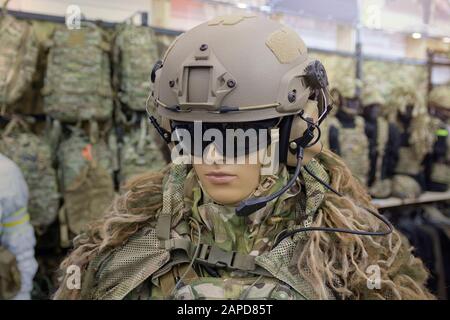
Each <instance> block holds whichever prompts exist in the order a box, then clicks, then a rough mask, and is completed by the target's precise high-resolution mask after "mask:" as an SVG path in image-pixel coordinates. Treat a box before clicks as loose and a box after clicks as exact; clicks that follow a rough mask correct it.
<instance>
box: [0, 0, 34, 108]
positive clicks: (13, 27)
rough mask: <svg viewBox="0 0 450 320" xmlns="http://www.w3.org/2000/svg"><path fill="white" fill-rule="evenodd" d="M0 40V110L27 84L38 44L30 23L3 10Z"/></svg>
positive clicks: (13, 99)
mask: <svg viewBox="0 0 450 320" xmlns="http://www.w3.org/2000/svg"><path fill="white" fill-rule="evenodd" d="M7 2H8V1H7ZM5 6H6V3H5ZM0 43H1V45H0V113H2V112H4V111H5V110H6V106H7V105H8V106H10V105H12V104H13V103H14V102H15V101H17V99H19V98H20V97H21V96H22V94H23V93H24V92H25V90H26V89H27V87H28V86H29V85H30V84H31V80H32V77H33V74H34V72H35V69H36V62H37V57H38V45H37V41H36V36H35V34H34V31H33V28H32V26H31V24H30V23H29V22H27V21H19V20H17V19H16V18H14V17H12V16H10V15H8V14H7V13H6V10H3V11H2V12H1V13H0ZM8 109H9V108H8ZM8 111H12V110H8Z"/></svg>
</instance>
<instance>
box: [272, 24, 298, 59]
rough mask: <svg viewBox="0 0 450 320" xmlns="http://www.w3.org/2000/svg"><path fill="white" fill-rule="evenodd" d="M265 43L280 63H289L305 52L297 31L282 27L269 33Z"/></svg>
mask: <svg viewBox="0 0 450 320" xmlns="http://www.w3.org/2000/svg"><path fill="white" fill-rule="evenodd" d="M266 45H267V46H268V47H269V48H270V50H272V52H273V54H274V55H275V56H276V57H277V59H278V61H280V63H283V64H285V63H291V62H292V61H294V60H295V59H297V58H298V57H299V56H300V55H302V54H304V53H306V46H305V43H304V42H303V40H302V39H300V37H299V36H298V35H297V33H296V32H295V31H294V30H292V29H289V28H286V27H283V28H281V29H280V30H277V31H275V32H273V33H271V34H270V35H269V37H268V38H267V40H266Z"/></svg>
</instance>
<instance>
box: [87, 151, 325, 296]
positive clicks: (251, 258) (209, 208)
mask: <svg viewBox="0 0 450 320" xmlns="http://www.w3.org/2000/svg"><path fill="white" fill-rule="evenodd" d="M307 167H308V168H309V169H310V170H311V171H312V172H314V173H315V174H316V175H318V176H319V177H321V178H322V179H323V180H324V181H328V179H329V178H328V175H327V173H326V171H325V170H324V168H323V167H322V166H321V165H320V164H319V162H317V161H316V160H312V161H311V162H310V163H309V164H308V165H307ZM302 171H303V172H304V169H302ZM304 177H305V178H303V179H302V180H301V181H300V180H299V181H298V182H297V184H296V185H295V186H294V187H292V188H291V190H290V191H288V192H287V193H285V194H283V195H282V196H281V197H280V198H279V199H277V200H274V201H272V202H271V203H270V204H269V205H268V206H267V207H265V208H262V209H260V210H258V211H256V212H255V213H253V214H251V215H250V216H248V217H247V218H245V217H238V216H236V214H235V208H234V207H227V206H221V205H217V204H215V203H214V202H213V201H212V200H211V199H209V197H208V196H207V195H206V194H205V193H204V192H203V191H202V190H201V188H200V186H199V184H198V182H197V177H196V176H195V174H194V171H190V172H189V174H187V176H186V166H184V165H172V169H171V173H170V175H169V176H168V177H167V179H166V180H165V185H164V187H163V190H164V194H163V198H164V206H163V209H162V211H161V215H164V214H167V215H169V216H171V219H172V232H171V235H178V236H177V240H175V241H173V239H172V240H168V241H166V242H165V243H166V246H165V248H158V245H157V243H158V239H157V238H156V233H157V232H158V231H157V230H158V227H156V228H157V229H156V230H155V229H154V228H151V227H150V228H145V229H143V230H142V231H141V232H138V233H137V234H135V235H134V236H132V238H131V239H130V240H129V241H128V242H127V244H126V245H125V246H122V247H120V248H118V249H116V250H112V251H108V252H105V253H104V254H101V255H99V256H98V257H96V258H95V259H94V260H93V261H92V263H91V264H90V266H89V269H88V271H87V274H86V278H85V279H86V281H85V282H84V283H83V286H82V288H83V289H82V296H83V298H84V299H123V298H133V299H136V298H140V299H159V298H168V297H172V298H176V299H205V298H206V299H217V298H219V299H238V298H239V297H244V296H243V295H245V297H247V298H254V299H265V298H270V299H313V298H314V294H313V289H312V288H310V287H308V285H307V284H306V282H305V281H302V279H301V277H300V276H298V275H294V274H292V273H291V272H290V270H291V268H292V267H293V266H295V265H293V264H292V263H293V262H292V261H291V259H292V252H293V249H294V248H295V246H296V245H297V243H298V241H300V239H302V238H303V237H305V235H304V234H298V235H296V236H295V237H294V238H293V240H292V239H289V240H285V242H284V245H283V246H279V247H277V249H276V250H273V251H270V250H269V249H270V248H271V246H272V244H273V241H274V238H275V236H276V235H277V233H279V232H280V231H281V230H283V229H285V228H294V227H300V226H301V227H308V226H310V225H311V223H312V220H313V215H314V213H315V212H316V210H317V209H318V207H319V206H320V205H321V203H322V200H323V198H324V195H325V191H326V189H325V187H324V186H323V185H321V184H320V183H318V182H317V181H315V180H314V179H312V178H311V176H309V175H306V174H305V175H304ZM287 179H288V173H287V171H286V169H285V168H284V167H283V168H282V170H281V172H280V174H279V175H277V176H266V177H263V178H262V182H261V184H260V186H259V187H258V188H257V190H256V191H255V193H254V196H264V195H267V194H270V193H273V192H275V191H276V190H279V189H280V188H281V187H282V186H283V185H284V184H285V183H286V181H287ZM183 198H184V203H185V205H184V206H183V200H182V199H183ZM180 199H181V202H180ZM294 199H296V200H297V201H294ZM183 208H186V209H183ZM186 210H188V211H186ZM188 217H191V218H192V219H193V220H191V222H190V223H188V222H187V221H188V220H187V218H188ZM182 218H183V219H182ZM197 225H198V227H200V229H201V230H202V234H201V237H200V239H199V238H198V236H197V231H198V227H197ZM191 234H192V235H193V237H192V238H190V235H191ZM191 241H192V242H191ZM197 241H200V243H201V245H202V246H203V248H204V249H203V250H202V251H201V252H199V253H198V257H197V259H196V260H195V261H196V262H197V263H196V264H195V265H196V267H195V268H194V269H195V270H194V269H192V270H189V273H188V274H189V277H187V278H186V279H185V281H184V282H185V286H183V287H181V288H179V289H178V290H175V291H174V292H172V290H173V289H174V284H175V280H174V279H175V278H174V276H175V275H176V274H177V273H178V274H182V273H183V272H184V271H185V270H186V265H185V264H186V263H188V262H189V261H190V260H191V259H192V254H193V253H194V251H195V248H194V246H193V244H196V243H197ZM148 244H150V247H148V248H147V249H146V250H142V247H141V246H142V245H145V246H148ZM207 247H208V248H210V250H211V251H210V252H211V253H210V254H209V257H208V258H206V256H204V255H205V254H206V250H205V249H206V248H207ZM181 249H182V250H183V251H184V252H183V254H181V255H180V254H176V251H175V250H181ZM213 251H214V252H217V253H216V255H217V256H215V257H214V256H213V255H214V254H213V253H212V252H213ZM138 252H142V253H143V254H144V255H142V256H141V257H139V256H137V255H136V254H137V253H138ZM171 252H172V254H171ZM233 252H234V254H235V255H236V257H235V258H234V265H230V268H231V271H230V270H228V271H226V270H225V269H223V270H219V271H218V272H219V273H220V278H215V277H212V276H211V275H209V274H208V271H207V270H208V268H207V267H205V268H204V267H202V266H203V265H204V263H203V262H201V261H202V259H203V260H209V261H212V260H214V259H216V258H217V259H219V260H220V259H223V258H224V256H223V255H224V254H225V255H227V254H228V255H229V254H231V253H233ZM131 258H132V259H131ZM106 261H107V263H105V262H106ZM220 261H221V260H220ZM224 261H225V260H224ZM99 266H100V267H99ZM253 269H254V270H253ZM143 270H145V272H142V271H143ZM258 276H262V278H261V279H259V280H258V281H257V282H256V283H255V284H254V285H253V286H251V284H252V283H253V282H255V280H257V278H258ZM289 286H290V287H292V288H293V289H291V288H290V287H289ZM150 287H151V288H152V290H151V291H149V290H148V289H149V288H150ZM111 288H114V289H113V290H111ZM329 298H333V296H332V294H331V292H330V297H329Z"/></svg>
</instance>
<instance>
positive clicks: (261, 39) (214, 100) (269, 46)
mask: <svg viewBox="0 0 450 320" xmlns="http://www.w3.org/2000/svg"><path fill="white" fill-rule="evenodd" d="M153 77H154V79H155V86H154V91H153V93H152V97H151V98H152V100H153V103H154V106H155V107H156V110H157V113H158V115H159V116H160V117H161V118H160V119H162V120H161V121H162V124H163V126H164V127H165V128H166V130H168V131H170V130H169V129H170V126H168V124H167V120H172V121H188V122H193V121H202V122H212V123H232V122H255V121H261V120H265V119H271V118H281V117H285V116H291V115H296V114H299V113H300V112H301V111H302V110H303V112H304V113H306V110H305V108H306V109H310V110H311V111H310V113H309V114H306V115H305V114H303V115H304V116H305V117H309V118H311V119H312V120H313V121H315V122H317V121H318V120H319V119H318V118H319V117H320V115H322V114H323V115H325V111H326V110H327V108H326V105H327V104H328V103H327V100H328V101H331V99H329V94H328V92H327V90H326V89H327V85H328V81H327V77H326V72H325V69H324V68H323V66H322V64H320V62H318V61H312V60H310V59H308V55H307V49H306V46H305V44H304V42H303V41H302V39H301V38H300V37H299V36H298V35H297V34H296V32H295V31H294V30H292V29H290V28H288V27H285V26H283V25H281V24H280V23H278V22H276V21H272V20H268V19H265V18H262V17H257V16H251V15H246V16H225V17H219V18H216V19H214V20H211V21H209V22H206V23H203V24H201V25H199V26H197V27H195V28H193V29H192V30H190V31H188V32H186V33H184V34H182V35H181V36H179V37H178V38H177V39H176V40H175V41H174V43H173V44H172V45H171V46H170V47H169V49H168V50H167V52H166V54H165V56H164V58H163V61H162V62H161V63H160V64H159V65H158V66H157V67H156V68H155V69H154V73H153ZM309 99H313V100H317V102H316V101H311V100H309ZM308 101H309V102H308ZM307 105H309V106H310V108H307V107H306V106H307ZM311 106H313V107H311ZM297 118H298V119H297ZM320 120H322V119H320ZM297 125H301V126H303V127H302V128H300V129H297V130H291V128H292V129H294V127H295V126H297ZM287 126H288V127H289V128H288V131H287V132H288V133H287V136H286V137H282V136H281V133H280V139H283V138H284V140H286V141H288V142H289V141H290V140H292V139H295V138H298V137H299V136H298V135H297V136H295V137H292V136H291V135H290V133H292V132H293V131H296V133H298V132H300V134H301V133H303V132H304V131H305V130H306V128H307V124H306V122H305V121H303V120H301V119H300V118H299V117H295V119H292V117H291V120H290V121H288V123H287ZM166 141H167V139H166ZM288 142H287V143H288ZM281 143H283V142H281ZM280 147H281V146H280ZM317 148H319V150H320V147H319V144H317ZM280 149H281V148H280ZM285 149H286V150H287V148H285ZM311 151H312V150H311ZM315 152H316V153H317V152H318V151H317V150H316V151H315ZM283 157H284V159H286V156H285V155H284V156H283V155H282V156H281V160H282V159H283ZM305 160H308V159H307V157H305ZM294 161H295V159H294ZM294 165H295V162H294Z"/></svg>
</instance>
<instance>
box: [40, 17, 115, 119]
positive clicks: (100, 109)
mask: <svg viewBox="0 0 450 320" xmlns="http://www.w3.org/2000/svg"><path fill="white" fill-rule="evenodd" d="M105 37H106V36H105V33H104V32H103V31H102V30H101V29H100V28H99V27H97V26H95V25H93V24H88V23H85V24H83V25H82V28H81V29H79V30H69V29H67V28H66V26H63V27H60V28H58V29H56V31H55V33H54V34H53V40H52V46H51V48H50V52H49V55H48V64H47V73H46V76H45V85H44V88H43V89H42V94H43V95H44V111H45V112H46V113H47V114H49V115H50V116H52V117H53V118H55V119H58V120H60V121H66V122H77V121H79V120H90V119H95V120H106V119H108V118H110V116H111V113H112V108H113V106H112V90H111V83H110V64H109V58H108V50H109V44H108V42H107V41H106V39H105Z"/></svg>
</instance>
